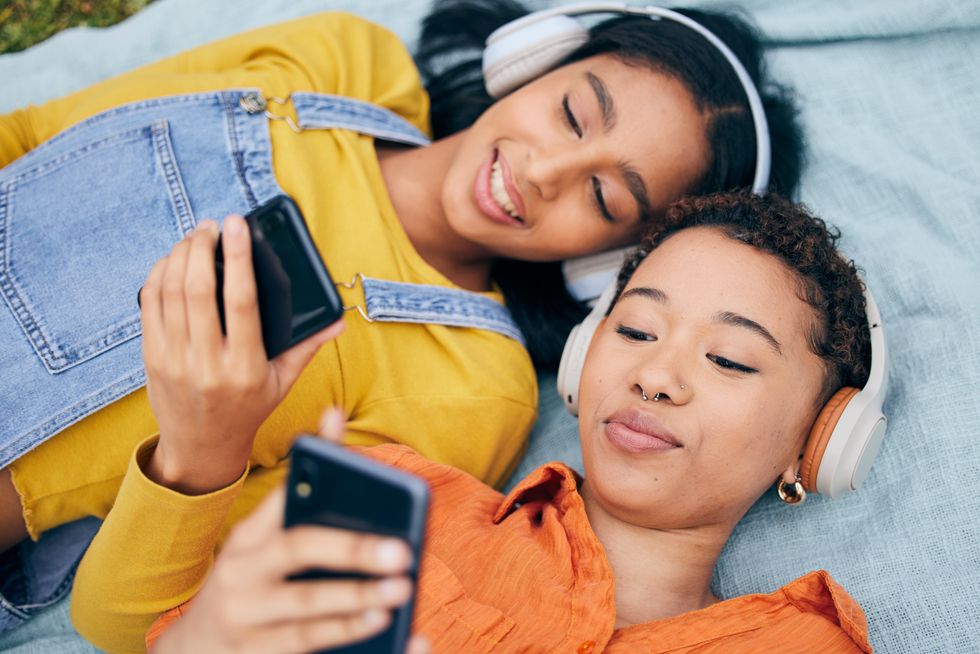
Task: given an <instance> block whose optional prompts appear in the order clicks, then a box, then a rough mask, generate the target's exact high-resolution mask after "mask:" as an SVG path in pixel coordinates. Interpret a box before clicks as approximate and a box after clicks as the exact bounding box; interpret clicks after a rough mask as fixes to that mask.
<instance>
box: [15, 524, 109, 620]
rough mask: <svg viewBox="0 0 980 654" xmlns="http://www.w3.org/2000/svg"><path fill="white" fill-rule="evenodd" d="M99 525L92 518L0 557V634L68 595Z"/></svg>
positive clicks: (21, 545)
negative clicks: (78, 565) (76, 571)
mask: <svg viewBox="0 0 980 654" xmlns="http://www.w3.org/2000/svg"><path fill="white" fill-rule="evenodd" d="M100 524H102V523H101V521H100V520H97V519H95V518H86V519H84V520H78V521H76V522H72V523H69V524H66V525H62V526H60V527H57V528H55V529H52V530H50V531H47V532H45V533H44V534H43V535H42V536H41V538H40V540H38V541H37V542H36V543H35V542H33V541H30V540H26V541H24V542H22V543H21V544H20V545H18V546H16V547H14V548H11V549H10V550H8V551H6V552H4V553H3V554H0V633H2V632H4V631H9V630H11V629H13V628H14V627H17V626H20V625H21V624H23V623H24V622H26V621H27V620H28V619H29V618H30V617H31V616H32V615H33V614H34V613H36V612H38V611H40V610H42V609H44V608H46V607H48V606H51V605H52V604H54V603H55V602H57V601H58V600H60V599H61V598H62V597H64V596H65V595H67V594H68V591H69V590H70V589H71V581H72V579H73V578H74V576H75V566H76V565H77V564H78V561H79V560H80V559H81V558H82V554H84V552H85V549H86V548H87V547H88V544H89V542H90V541H91V540H92V537H93V536H95V532H96V531H98V529H99V525H100Z"/></svg>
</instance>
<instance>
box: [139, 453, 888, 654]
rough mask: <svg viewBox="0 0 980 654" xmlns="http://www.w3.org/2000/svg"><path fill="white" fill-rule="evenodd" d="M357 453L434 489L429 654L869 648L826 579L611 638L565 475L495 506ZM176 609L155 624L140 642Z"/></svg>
mask: <svg viewBox="0 0 980 654" xmlns="http://www.w3.org/2000/svg"><path fill="white" fill-rule="evenodd" d="M365 452H366V453H367V454H369V455H370V456H372V457H373V458H376V459H379V460H381V461H384V462H386V463H390V464H392V465H395V466H397V467H399V468H402V469H403V470H407V471H409V472H413V473H415V474H417V475H419V476H421V477H422V478H424V479H425V480H427V481H428V482H429V484H430V485H431V487H432V503H431V507H430V515H429V524H428V530H427V533H426V547H425V552H424V555H423V559H422V566H421V569H420V576H419V583H418V599H417V604H416V613H415V631H416V632H418V633H422V634H424V635H425V636H426V637H427V638H428V639H429V641H430V642H431V643H432V648H433V652H435V653H436V654H439V653H440V652H454V653H455V652H466V653H467V654H470V653H473V654H476V653H479V652H568V653H569V654H592V653H598V652H609V653H611V654H616V653H626V652H631V653H632V652H651V653H653V652H671V653H680V652H683V653H694V652H697V653H698V654H707V653H715V652H717V653H719V654H721V653H724V654H738V653H739V652H745V653H752V654H755V653H757V652H774V651H785V650H791V651H793V652H800V653H802V652H813V653H817V652H828V653H830V652H834V653H836V652H870V651H871V647H870V645H869V644H868V630H867V622H866V620H865V617H864V613H863V611H862V610H861V607H860V606H858V604H857V603H856V602H855V601H854V600H853V599H852V598H851V597H850V596H849V595H848V594H847V593H846V592H845V591H844V590H843V589H842V588H841V587H840V586H839V585H837V583H836V582H834V580H833V579H831V578H830V575H828V574H827V573H826V572H824V571H818V572H811V573H810V574H807V575H805V576H803V577H800V578H799V579H797V580H795V581H793V582H791V583H789V584H787V585H786V586H783V587H782V588H780V589H779V590H777V591H775V592H773V593H770V594H768V595H745V596H742V597H736V598H733V599H729V600H726V601H723V602H719V603H717V604H714V605H712V606H709V607H707V608H705V609H701V610H698V611H692V612H690V613H684V614H681V615H677V616H674V617H671V618H665V619H661V620H655V621H653V622H646V623H643V624H637V625H632V626H629V627H625V628H622V629H616V628H615V622H616V605H615V596H614V592H613V588H614V579H613V575H612V570H611V568H610V567H609V562H608V561H607V559H606V556H605V552H604V550H603V547H602V544H601V543H600V542H599V540H598V538H597V537H596V535H595V534H594V533H593V531H592V528H591V527H590V525H589V521H588V518H587V517H586V513H585V505H584V503H583V501H582V497H581V495H579V492H578V485H579V478H578V476H577V475H576V473H575V472H574V471H572V470H571V469H570V468H568V467H567V466H565V465H563V464H560V463H549V464H546V465H543V466H541V467H540V468H538V469H537V470H535V471H534V472H533V473H531V474H530V475H529V476H528V477H527V478H525V479H524V480H523V481H522V482H521V483H520V484H519V485H518V486H517V487H516V488H514V490H513V491H511V493H510V494H508V495H507V496H506V497H504V496H502V495H501V494H500V493H499V492H497V491H495V490H493V489H492V488H490V487H489V486H486V485H485V484H483V483H481V482H479V481H478V480H476V479H475V478H473V477H471V476H470V475H468V474H466V473H464V472H461V471H459V470H456V469H454V468H452V467H449V466H445V465H441V464H437V463H433V462H431V461H429V460H427V459H425V458H423V457H421V456H419V455H417V454H415V453H414V452H412V451H411V450H410V449H408V448H406V447H404V446H388V445H383V446H379V447H375V448H371V449H369V450H366V451H365ZM180 612H181V611H180V609H175V610H174V611H171V612H170V613H168V614H167V615H165V616H164V617H163V618H161V619H160V620H159V621H158V622H157V623H156V624H155V625H154V627H153V629H151V632H150V634H149V635H148V641H151V640H152V639H155V637H156V636H157V635H159V633H160V632H161V631H162V630H163V628H165V627H166V625H167V624H168V623H170V622H172V621H173V620H174V619H175V618H176V617H177V616H178V615H179V614H180Z"/></svg>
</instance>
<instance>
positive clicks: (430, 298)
mask: <svg viewBox="0 0 980 654" xmlns="http://www.w3.org/2000/svg"><path fill="white" fill-rule="evenodd" d="M361 284H362V285H363V286H364V304H365V306H366V309H367V317H368V319H369V320H372V321H374V320H377V321H379V322H415V323H430V324H441V325H452V326H454V327H473V328H476V329H486V330H489V331H493V332H497V333H499V334H503V335H504V336H508V337H510V338H513V339H514V340H515V341H517V342H518V343H520V344H521V345H524V336H523V334H521V330H520V328H518V326H517V324H516V323H515V322H514V319H513V318H512V317H511V315H510V311H508V310H507V307H505V306H504V305H502V304H500V303H499V302H495V301H494V300H491V299H490V298H488V297H486V296H483V295H480V294H478V293H472V292H470V291H464V290H462V289H456V288H446V287H442V286H430V285H427V284H405V283H401V282H390V281H385V280H382V279H372V278H370V277H364V278H362V280H361Z"/></svg>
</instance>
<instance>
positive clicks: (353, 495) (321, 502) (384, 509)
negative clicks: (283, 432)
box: [285, 437, 429, 654]
mask: <svg viewBox="0 0 980 654" xmlns="http://www.w3.org/2000/svg"><path fill="white" fill-rule="evenodd" d="M286 491H287V494H286V515H285V526H286V527H287V528H288V529H289V530H291V529H294V528H297V527H300V526H302V525H321V526H325V527H332V528H335V529H343V530H348V531H353V532H357V533H360V534H375V535H379V536H385V537H394V538H398V539H401V540H403V541H404V542H406V543H407V544H408V545H409V547H410V548H411V550H412V565H411V567H410V568H408V570H407V576H408V577H409V578H410V579H411V581H412V584H413V587H414V584H415V582H416V581H417V578H418V562H419V560H420V558H421V554H422V538H423V534H424V532H425V519H426V515H427V511H428V505H429V488H428V485H427V484H426V483H425V482H424V481H423V480H422V479H420V478H418V477H416V476H415V475H411V474H409V473H407V472H404V471H402V470H398V469H396V468H393V467H391V466H387V465H384V464H382V463H379V462H377V461H374V460H372V459H369V458H367V457H364V456H361V455H360V454H356V453H354V452H351V451H350V450H347V449H345V448H344V447H343V446H340V445H336V444H333V443H328V442H326V441H324V440H323V439H319V438H315V437H301V438H299V439H297V440H296V442H295V443H294V444H293V451H292V462H291V466H290V471H289V478H288V480H287V482H286ZM324 561H326V557H325V558H324ZM310 567H311V569H310V570H307V571H305V572H304V573H302V574H300V575H296V576H294V577H293V579H294V580H309V579H348V580H354V581H355V582H363V580H365V579H371V578H372V575H371V574H370V573H367V574H365V573H363V572H359V571H356V570H350V569H348V570H345V569H344V568H338V567H334V568H328V567H327V566H325V565H324V564H322V563H321V564H319V566H310ZM317 568H319V569H317ZM337 570H342V572H337ZM296 583H309V582H308V581H296ZM413 607H414V593H413V595H412V597H411V598H410V599H409V600H408V601H407V602H406V603H405V604H404V605H402V606H400V607H399V608H397V609H395V610H394V611H393V612H392V617H391V621H390V624H389V626H388V627H387V628H386V629H385V630H384V631H382V632H380V633H378V634H377V635H374V636H373V637H371V638H368V639H366V640H364V641H362V642H359V643H355V644H351V645H348V646H346V647H343V648H340V649H335V650H331V651H332V652H336V653H340V652H342V653H344V654H402V653H403V652H404V651H405V648H406V645H407V643H408V639H409V630H410V627H411V623H412V611H413Z"/></svg>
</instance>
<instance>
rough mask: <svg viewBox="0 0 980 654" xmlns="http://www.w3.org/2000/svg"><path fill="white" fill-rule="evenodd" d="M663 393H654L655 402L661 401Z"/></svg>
mask: <svg viewBox="0 0 980 654" xmlns="http://www.w3.org/2000/svg"><path fill="white" fill-rule="evenodd" d="M661 395H662V393H657V394H656V395H654V396H653V401H654V402H659V401H660V396H661Z"/></svg>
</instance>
